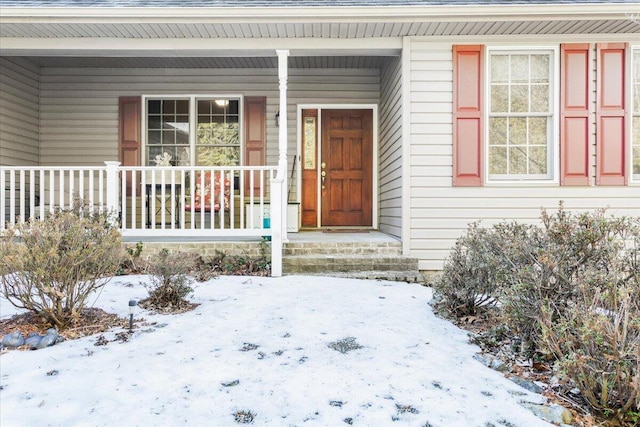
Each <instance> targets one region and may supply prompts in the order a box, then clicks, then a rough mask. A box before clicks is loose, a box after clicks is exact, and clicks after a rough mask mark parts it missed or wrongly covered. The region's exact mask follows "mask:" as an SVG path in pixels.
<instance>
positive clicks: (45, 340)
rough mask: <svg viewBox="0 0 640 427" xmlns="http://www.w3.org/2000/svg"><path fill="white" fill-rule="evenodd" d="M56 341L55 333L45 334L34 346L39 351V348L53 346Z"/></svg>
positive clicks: (56, 335)
mask: <svg viewBox="0 0 640 427" xmlns="http://www.w3.org/2000/svg"><path fill="white" fill-rule="evenodd" d="M57 341H58V334H57V333H56V334H55V335H53V334H47V335H45V336H43V337H42V338H41V339H40V341H39V342H38V344H36V348H37V349H41V348H45V347H51V346H52V345H54V344H55V343H56V342H57Z"/></svg>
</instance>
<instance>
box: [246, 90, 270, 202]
mask: <svg viewBox="0 0 640 427" xmlns="http://www.w3.org/2000/svg"><path fill="white" fill-rule="evenodd" d="M266 108H267V98H266V97H264V96H252V97H249V96H248V97H245V99H244V119H245V151H244V164H245V166H263V165H264V164H265V145H266V144H265V143H266V139H267V130H266V128H267V120H266V115H267V113H266ZM250 186H251V183H250V180H249V173H247V175H246V177H245V190H246V191H247V192H249V191H250ZM253 191H254V194H256V195H257V194H258V193H259V191H260V181H259V179H258V175H257V174H256V175H254V188H253Z"/></svg>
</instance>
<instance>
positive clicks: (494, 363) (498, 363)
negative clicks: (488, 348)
mask: <svg viewBox="0 0 640 427" xmlns="http://www.w3.org/2000/svg"><path fill="white" fill-rule="evenodd" d="M473 358H474V359H476V360H477V361H478V362H480V363H482V364H483V365H484V366H486V367H487V368H491V369H493V370H496V371H498V372H506V371H508V370H509V367H508V366H507V365H506V364H505V363H504V362H503V361H502V360H500V359H499V358H497V357H493V356H489V355H488V354H480V353H476V354H474V355H473Z"/></svg>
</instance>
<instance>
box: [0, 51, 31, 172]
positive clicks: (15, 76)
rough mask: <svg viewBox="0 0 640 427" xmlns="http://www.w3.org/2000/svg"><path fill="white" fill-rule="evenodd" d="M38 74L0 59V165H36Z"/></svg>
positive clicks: (26, 66) (19, 61)
mask: <svg viewBox="0 0 640 427" xmlns="http://www.w3.org/2000/svg"><path fill="white" fill-rule="evenodd" d="M39 78H40V76H39V70H38V67H36V66H33V65H32V64H30V63H29V62H27V61H24V60H22V59H19V58H6V57H0V165H4V166H17V165H30V166H31V165H37V164H38V132H39V123H38V103H39Z"/></svg>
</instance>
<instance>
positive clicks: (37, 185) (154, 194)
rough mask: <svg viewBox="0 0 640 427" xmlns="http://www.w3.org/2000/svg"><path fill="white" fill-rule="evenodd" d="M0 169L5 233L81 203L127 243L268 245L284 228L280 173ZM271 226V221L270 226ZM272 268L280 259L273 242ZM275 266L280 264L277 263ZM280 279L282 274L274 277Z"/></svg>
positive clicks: (109, 165) (255, 169)
mask: <svg viewBox="0 0 640 427" xmlns="http://www.w3.org/2000/svg"><path fill="white" fill-rule="evenodd" d="M105 163H106V166H102V167H38V166H36V167H31V166H16V167H13V166H11V167H9V166H2V167H0V212H1V213H2V220H1V221H0V233H2V232H3V231H4V230H6V228H7V227H8V226H10V225H13V224H16V223H19V222H25V221H35V220H42V219H43V218H45V216H46V215H47V214H49V213H50V212H54V211H56V210H68V209H72V208H74V206H76V207H77V205H78V204H79V203H81V204H82V205H83V206H85V207H86V209H88V210H89V211H95V212H100V213H105V214H107V215H108V216H109V217H110V218H111V220H112V221H113V222H114V223H116V224H117V225H118V226H119V228H120V230H121V232H122V235H123V237H126V238H128V239H132V238H148V237H196V236H197V237H207V238H211V240H215V239H216V238H223V237H239V236H243V237H268V236H272V235H275V234H278V233H277V232H273V230H281V229H282V224H286V220H287V219H286V215H287V212H286V210H284V211H283V210H282V209H281V206H282V203H275V201H278V202H279V201H281V200H282V185H280V183H279V181H278V180H277V179H276V174H277V167H276V166H228V167H202V166H198V167H191V166H189V167H186V166H185V167H183V166H180V167H178V166H175V167H172V166H167V167H129V166H126V167H123V166H120V165H119V164H118V162H105ZM267 219H268V220H267ZM283 221H284V222H283ZM274 240H275V241H274V243H273V244H272V245H271V246H272V260H274V261H276V262H277V261H280V265H281V259H282V239H281V238H280V239H274ZM274 264H275V263H274ZM277 273H278V272H276V275H279V274H277Z"/></svg>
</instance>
